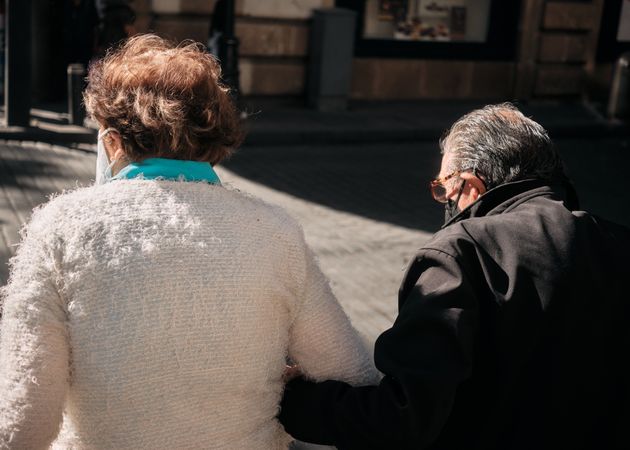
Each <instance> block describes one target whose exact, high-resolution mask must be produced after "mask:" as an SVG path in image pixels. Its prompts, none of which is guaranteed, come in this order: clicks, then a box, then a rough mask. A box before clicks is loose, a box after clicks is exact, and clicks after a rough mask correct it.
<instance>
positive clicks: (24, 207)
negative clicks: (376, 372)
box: [0, 138, 630, 450]
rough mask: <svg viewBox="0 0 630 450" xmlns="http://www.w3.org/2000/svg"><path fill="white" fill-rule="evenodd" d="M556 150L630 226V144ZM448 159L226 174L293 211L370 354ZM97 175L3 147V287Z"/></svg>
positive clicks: (279, 156)
mask: <svg viewBox="0 0 630 450" xmlns="http://www.w3.org/2000/svg"><path fill="white" fill-rule="evenodd" d="M558 147H559V149H560V151H561V153H562V156H563V158H564V160H565V162H566V165H567V168H568V171H569V174H570V176H571V177H572V179H573V180H574V182H575V185H576V188H577V190H578V193H579V194H580V198H581V200H582V206H583V207H584V209H586V210H589V211H591V212H594V213H596V214H600V215H603V216H604V217H606V218H609V219H611V220H614V221H617V222H619V223H623V224H625V225H627V226H630V209H629V208H628V207H627V205H628V200H627V196H626V189H625V184H626V181H625V180H626V177H625V171H626V167H628V161H629V160H630V148H629V144H628V141H627V140H624V139H612V138H611V139H600V140H577V139H575V140H562V141H560V142H558ZM438 153H439V152H438V149H437V145H436V144H435V143H428V142H424V143H396V144H391V145H388V144H383V143H378V144H363V145H334V146H332V145H331V146H325V145H316V146H308V145H304V146H297V147H296V146H290V147H289V146H284V147H283V146H280V147H245V148H243V149H242V150H241V151H239V152H238V153H237V154H236V155H235V156H234V157H233V158H232V159H231V160H230V161H228V162H227V163H226V164H225V165H224V166H222V167H219V168H218V169H217V170H218V172H219V175H220V177H221V178H222V180H223V181H224V183H225V184H227V185H229V186H231V187H232V188H236V189H239V190H242V191H244V192H247V193H250V194H252V195H254V196H257V197H260V198H262V199H264V200H266V201H268V202H270V203H275V204H279V205H281V206H283V207H284V208H285V209H287V210H288V211H289V213H290V214H292V215H293V216H294V217H295V218H296V219H297V220H298V221H299V222H300V223H301V224H302V226H303V228H304V231H305V235H306V239H307V241H308V243H309V244H310V245H311V246H312V247H313V249H314V251H315V253H316V254H317V255H318V258H319V261H320V264H321V267H322V269H323V271H324V272H325V273H326V274H327V275H328V277H329V279H330V281H331V285H332V287H333V290H334V292H335V293H336V295H337V296H338V298H339V300H340V302H341V304H342V305H343V307H344V308H345V310H346V312H347V313H348V315H349V316H350V318H351V320H352V322H353V324H354V325H355V327H356V328H357V329H358V330H359V331H360V332H361V333H362V334H363V336H364V337H365V339H366V341H367V343H368V344H371V343H372V342H373V341H374V339H375V338H376V337H377V336H378V334H379V333H380V332H381V331H383V330H384V329H386V328H387V327H389V326H390V325H391V323H392V321H393V319H394V317H395V314H396V308H397V297H396V294H397V290H398V285H399V283H400V280H401V277H402V276H403V268H404V266H405V264H406V263H407V261H408V259H409V258H410V257H411V256H412V255H413V253H414V251H415V250H416V249H417V248H418V247H420V246H421V245H422V243H423V242H425V241H426V240H427V239H428V237H429V236H430V235H431V233H432V232H434V231H435V230H437V229H438V228H439V226H440V223H441V221H442V212H441V211H440V208H439V206H438V205H436V204H434V202H433V201H432V200H431V199H430V196H429V194H428V190H427V184H428V180H430V179H431V178H432V177H433V176H434V175H435V173H436V172H437V170H438V166H439V159H440V156H439V154H438ZM93 170H94V153H93V148H88V149H84V150H78V149H70V148H66V147H60V146H52V145H49V144H37V143H21V142H7V141H4V142H0V231H1V233H0V285H2V284H4V283H5V282H6V279H7V274H8V273H7V265H6V261H7V260H8V258H9V257H10V256H11V254H12V253H13V252H14V250H15V245H16V244H17V243H18V242H19V235H18V230H19V228H20V227H21V224H23V223H24V222H25V221H27V220H28V217H29V216H30V213H31V210H32V208H33V207H34V206H36V205H38V204H40V203H42V202H44V201H45V200H46V198H47V196H48V195H49V194H50V193H54V192H60V191H61V190H63V189H68V188H72V187H75V186H77V185H82V184H83V185H84V184H88V183H90V182H91V180H92V179H93ZM294 448H295V449H296V450H297V449H315V448H318V447H317V446H314V447H311V446H305V445H304V444H296V446H295V447H294Z"/></svg>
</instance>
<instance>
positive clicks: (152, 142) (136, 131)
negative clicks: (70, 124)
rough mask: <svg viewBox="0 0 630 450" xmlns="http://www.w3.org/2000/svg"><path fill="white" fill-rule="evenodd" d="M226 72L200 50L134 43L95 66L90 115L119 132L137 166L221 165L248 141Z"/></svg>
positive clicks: (139, 39)
mask: <svg viewBox="0 0 630 450" xmlns="http://www.w3.org/2000/svg"><path fill="white" fill-rule="evenodd" d="M220 76H221V69H220V67H219V64H218V63H217V61H216V60H215V58H214V57H213V56H211V55H210V54H208V53H206V52H205V51H204V48H203V46H202V45H201V44H196V43H192V42H190V41H188V42H184V43H182V44H180V45H179V46H175V45H174V44H172V43H170V42H168V41H166V40H165V39H162V38H161V37H158V36H156V35H153V34H144V35H138V36H135V37H132V38H130V39H129V40H128V41H127V42H126V43H125V44H124V45H122V46H121V47H120V48H119V49H117V50H115V51H113V52H111V53H108V54H107V56H105V57H104V58H103V59H101V60H99V61H97V62H95V63H93V64H92V65H91V66H90V71H89V75H88V86H87V89H86V91H85V93H84V94H83V98H84V102H85V106H86V109H87V111H88V113H89V114H90V115H91V116H92V118H94V119H95V120H96V121H97V122H99V123H100V124H101V125H103V126H105V127H112V128H115V129H116V130H118V131H119V133H120V136H121V138H122V141H123V145H124V149H123V150H124V151H125V153H126V155H127V157H128V158H129V159H131V160H135V161H139V160H142V159H145V158H148V157H163V158H170V159H184V160H196V161H207V162H210V163H212V164H216V163H218V162H220V161H222V160H223V159H224V158H226V157H227V156H229V155H230V153H231V152H232V151H233V150H234V149H235V148H236V147H238V146H239V145H240V143H241V142H242V140H243V132H242V130H241V126H240V120H239V116H238V112H237V110H236V108H235V106H234V103H233V102H232V99H231V98H230V94H229V90H228V88H226V87H225V86H223V85H222V84H221V83H220V82H219V78H220Z"/></svg>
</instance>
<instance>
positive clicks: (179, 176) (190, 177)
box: [112, 158, 221, 184]
mask: <svg viewBox="0 0 630 450" xmlns="http://www.w3.org/2000/svg"><path fill="white" fill-rule="evenodd" d="M138 177H140V178H143V179H145V180H155V179H159V180H173V181H205V182H207V183H210V184H221V180H219V177H218V175H217V174H216V172H215V171H214V169H213V168H212V165H211V164H210V163H207V162H200V161H182V160H179V159H167V158H148V159H145V160H144V161H141V162H132V163H129V165H127V166H125V167H123V168H122V169H121V170H120V172H118V173H117V174H116V176H114V177H113V178H112V180H121V179H131V178H138Z"/></svg>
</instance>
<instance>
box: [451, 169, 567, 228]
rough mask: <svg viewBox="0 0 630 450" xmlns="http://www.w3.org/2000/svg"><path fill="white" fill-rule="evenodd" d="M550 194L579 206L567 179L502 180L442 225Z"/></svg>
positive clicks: (495, 211) (498, 210) (481, 215)
mask: <svg viewBox="0 0 630 450" xmlns="http://www.w3.org/2000/svg"><path fill="white" fill-rule="evenodd" d="M538 196H550V197H553V198H555V199H557V200H560V201H562V202H563V203H564V206H565V207H566V208H567V209H568V210H570V211H574V210H576V209H578V208H579V202H578V197H577V193H576V192H575V189H574V188H573V185H572V184H571V183H570V182H569V181H568V180H562V181H558V182H555V183H550V182H548V181H543V180H538V179H527V180H519V181H512V182H510V183H504V184H502V185H499V186H497V187H495V188H492V189H490V190H489V191H488V192H486V193H485V194H483V195H482V196H481V197H479V199H478V200H477V201H476V202H475V203H473V204H472V205H470V206H468V207H467V208H465V209H463V210H462V211H461V212H460V213H459V214H457V215H456V216H454V217H453V218H452V219H451V220H449V221H448V222H446V223H445V224H444V225H443V226H442V228H445V227H447V226H449V225H452V224H454V223H456V222H460V221H462V220H465V219H470V218H472V217H483V216H490V215H495V214H501V213H503V212H505V211H506V210H508V209H510V208H512V207H514V206H516V205H518V204H520V203H522V202H524V201H527V200H529V199H531V198H533V197H538Z"/></svg>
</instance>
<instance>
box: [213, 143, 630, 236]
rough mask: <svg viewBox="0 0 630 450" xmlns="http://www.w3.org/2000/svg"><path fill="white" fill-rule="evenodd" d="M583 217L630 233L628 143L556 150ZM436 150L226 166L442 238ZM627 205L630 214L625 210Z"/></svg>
mask: <svg viewBox="0 0 630 450" xmlns="http://www.w3.org/2000/svg"><path fill="white" fill-rule="evenodd" d="M556 145H557V147H558V149H559V150H560V153H561V154H562V157H563V159H564V160H565V163H566V166H567V169H568V172H569V174H570V177H571V178H572V180H573V181H574V183H575V186H576V188H577V191H578V194H579V195H580V199H581V203H582V207H583V209H586V210H587V211H590V212H593V213H595V214H598V215H601V216H603V217H605V218H608V219H610V220H613V221H616V222H619V223H622V224H625V225H627V226H630V211H629V210H628V208H627V204H628V200H627V198H626V197H625V195H624V192H625V185H626V177H625V175H624V173H625V171H626V168H627V167H628V165H629V164H628V163H629V162H630V147H629V144H628V140H627V139H620V138H606V139H580V140H577V139H563V140H559V141H557V142H556ZM439 162H440V155H439V149H438V146H437V143H432V142H415V143H414V142H410V143H392V144H383V143H377V144H376V143H375V144H357V145H330V146H326V145H317V146H306V145H304V146H299V147H295V146H286V147H285V146H279V147H268V146H265V147H245V148H243V149H241V150H240V151H239V152H238V153H237V154H236V155H235V156H234V157H233V158H232V159H231V160H230V161H228V162H227V163H226V164H225V166H226V167H227V168H228V169H230V170H232V171H233V172H235V173H237V174H239V175H241V176H243V177H246V178H248V179H250V180H252V181H255V182H258V183H261V184H264V185H266V186H268V187H270V188H273V189H276V190H278V191H282V192H285V193H287V194H290V195H293V196H296V197H299V198H302V199H305V200H308V201H311V202H315V203H318V204H321V205H324V206H327V207H330V208H334V209H337V210H341V211H346V212H349V213H352V214H357V215H361V216H363V217H367V218H370V219H374V220H378V221H382V222H388V223H392V224H395V225H399V226H402V227H406V228H411V229H417V230H418V229H419V230H424V231H429V232H434V231H436V230H437V229H438V228H439V227H440V225H441V224H442V219H443V212H442V211H443V210H442V208H441V205H438V204H437V203H435V202H434V201H433V200H432V199H431V196H430V194H429V190H428V182H429V180H431V179H432V178H433V177H434V176H435V174H436V173H437V172H438V169H439ZM623 205H625V206H623Z"/></svg>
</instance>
